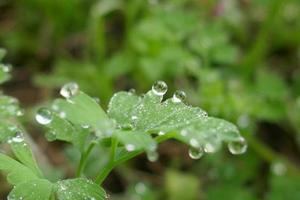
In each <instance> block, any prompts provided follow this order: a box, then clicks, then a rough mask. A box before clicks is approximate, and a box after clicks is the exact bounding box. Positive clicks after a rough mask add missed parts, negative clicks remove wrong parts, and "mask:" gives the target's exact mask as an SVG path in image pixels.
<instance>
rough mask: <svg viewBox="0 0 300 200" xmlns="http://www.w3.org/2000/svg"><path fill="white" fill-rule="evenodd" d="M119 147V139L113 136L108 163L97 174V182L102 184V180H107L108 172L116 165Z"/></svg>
mask: <svg viewBox="0 0 300 200" xmlns="http://www.w3.org/2000/svg"><path fill="white" fill-rule="evenodd" d="M117 148H118V140H117V138H115V137H112V139H111V149H110V156H109V161H108V163H107V165H106V166H105V167H104V168H103V169H102V170H101V172H100V173H99V175H98V176H97V178H96V181H95V182H96V183H97V184H99V185H101V184H102V182H103V181H104V180H105V178H106V177H107V176H108V174H109V173H110V172H111V171H112V170H113V168H114V167H115V166H116V162H115V156H116V151H117Z"/></svg>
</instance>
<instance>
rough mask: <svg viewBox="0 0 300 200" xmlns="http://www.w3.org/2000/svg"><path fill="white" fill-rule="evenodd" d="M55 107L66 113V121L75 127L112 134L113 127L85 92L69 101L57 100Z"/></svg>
mask: <svg viewBox="0 0 300 200" xmlns="http://www.w3.org/2000/svg"><path fill="white" fill-rule="evenodd" d="M53 106H55V107H57V109H58V110H59V111H60V112H62V113H64V115H65V116H66V119H67V120H69V121H70V122H72V123H73V124H75V125H78V126H83V125H89V126H91V127H92V128H94V129H96V130H99V131H101V132H102V134H106V133H108V132H111V129H112V127H113V126H112V122H111V121H110V120H109V119H108V117H107V115H106V113H105V112H104V111H103V110H102V108H101V107H100V106H99V105H98V103H97V102H96V101H95V100H94V99H93V98H91V97H89V96H88V95H86V94H84V93H83V92H79V94H77V95H75V96H73V97H72V98H70V99H68V100H64V99H57V100H56V101H55V102H54V105H53Z"/></svg>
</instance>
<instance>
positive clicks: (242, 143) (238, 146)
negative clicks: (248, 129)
mask: <svg viewBox="0 0 300 200" xmlns="http://www.w3.org/2000/svg"><path fill="white" fill-rule="evenodd" d="M247 147H248V145H247V142H246V140H245V139H244V138H242V137H240V138H239V140H237V141H232V142H229V143H228V149H229V151H230V153H232V154H234V155H236V154H243V153H245V152H246V150H247Z"/></svg>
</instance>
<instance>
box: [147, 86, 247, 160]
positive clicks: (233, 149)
mask: <svg viewBox="0 0 300 200" xmlns="http://www.w3.org/2000/svg"><path fill="white" fill-rule="evenodd" d="M167 90H168V86H167V84H166V83H165V82H164V81H156V82H155V83H154V85H153V86H152V92H153V93H154V94H155V95H158V96H163V95H164V94H165V93H166V92H167ZM185 99H186V94H185V92H184V91H181V90H177V91H175V93H174V94H173V97H172V102H174V103H181V102H185ZM206 116H207V115H205V117H206ZM182 132H183V134H182V135H184V132H185V131H184V130H182ZM164 134H165V133H164V132H163V131H159V133H158V135H164ZM190 145H191V147H190V148H189V156H190V157H191V158H192V159H200V158H201V157H202V156H203V155H204V153H213V152H215V151H214V148H213V146H205V148H203V147H201V146H200V145H199V143H198V141H197V140H196V139H191V140H190ZM247 147H248V146H247V142H246V140H245V139H244V138H243V137H241V136H240V137H239V138H238V139H237V140H235V141H231V142H229V143H228V150H229V152H230V153H232V154H234V155H238V154H243V153H245V152H246V150H247Z"/></svg>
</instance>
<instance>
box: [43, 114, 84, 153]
mask: <svg viewBox="0 0 300 200" xmlns="http://www.w3.org/2000/svg"><path fill="white" fill-rule="evenodd" d="M45 127H46V128H47V129H48V131H47V133H46V138H47V139H48V140H49V141H53V140H61V141H65V142H70V143H72V144H74V146H76V147H77V148H78V149H79V150H80V151H81V152H83V151H84V147H85V146H84V144H85V142H86V139H87V136H88V134H89V130H88V128H82V127H81V126H74V125H72V124H71V123H70V122H69V121H68V120H66V119H64V118H62V117H61V116H59V113H56V112H52V120H51V123H49V124H45Z"/></svg>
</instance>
